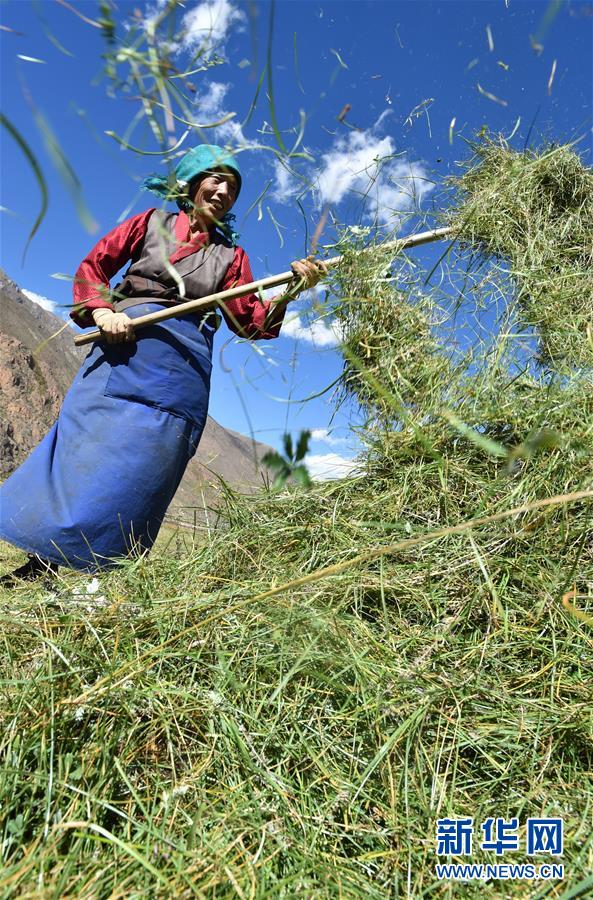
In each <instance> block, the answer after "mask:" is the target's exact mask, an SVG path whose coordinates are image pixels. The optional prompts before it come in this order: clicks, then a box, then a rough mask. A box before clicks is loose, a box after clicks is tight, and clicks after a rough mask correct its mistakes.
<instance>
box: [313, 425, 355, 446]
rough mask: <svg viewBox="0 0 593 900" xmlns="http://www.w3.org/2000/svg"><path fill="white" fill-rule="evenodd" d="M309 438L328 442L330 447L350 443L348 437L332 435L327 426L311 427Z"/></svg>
mask: <svg viewBox="0 0 593 900" xmlns="http://www.w3.org/2000/svg"><path fill="white" fill-rule="evenodd" d="M311 440H313V441H322V442H323V443H324V444H329V446H330V447H343V446H344V445H345V444H348V443H350V441H349V440H348V438H345V437H334V435H333V434H332V433H331V432H330V431H328V430H327V428H313V429H312V430H311Z"/></svg>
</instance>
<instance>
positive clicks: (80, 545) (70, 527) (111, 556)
mask: <svg viewBox="0 0 593 900" xmlns="http://www.w3.org/2000/svg"><path fill="white" fill-rule="evenodd" d="M175 176H176V183H175V184H174V185H173V186H172V187H171V185H170V184H169V183H168V181H167V180H166V179H164V178H161V177H158V176H151V177H150V178H147V179H146V181H145V182H144V187H145V188H146V189H148V190H151V191H152V192H154V193H156V194H158V195H159V196H161V197H164V198H170V197H171V196H172V194H173V196H174V198H175V199H176V201H177V205H178V207H179V210H180V211H179V212H178V213H169V212H162V211H160V210H157V209H154V208H152V209H149V210H147V211H146V212H143V213H140V214H139V215H137V216H133V217H132V218H130V219H128V220H127V221H125V222H123V223H122V224H121V225H119V226H117V227H116V228H114V229H113V231H111V232H109V234H107V235H106V236H105V237H104V238H102V239H101V240H100V241H99V243H98V244H97V245H96V246H95V247H94V248H93V250H92V251H91V252H90V253H89V255H88V256H87V257H86V258H85V259H84V260H83V262H82V263H81V265H80V266H79V268H78V270H77V272H76V276H75V279H74V302H75V306H74V309H73V311H72V313H71V316H72V318H73V319H74V321H75V322H76V323H77V324H78V325H80V326H81V327H87V326H89V325H92V324H93V322H94V323H95V324H96V325H97V326H98V327H99V328H100V329H101V331H102V333H103V336H104V338H105V340H104V341H102V342H100V343H98V342H97V343H94V344H93V345H92V349H91V351H90V353H89V354H88V356H87V358H86V359H85V361H84V363H83V364H82V366H81V368H80V370H79V372H78V374H77V375H76V377H75V379H74V382H73V384H72V387H71V388H70V390H69V391H68V393H67V394H66V397H65V398H64V403H63V405H62V408H61V410H60V414H59V417H58V419H57V421H56V423H55V425H54V426H53V428H52V429H51V431H50V432H49V433H48V434H47V435H46V437H45V438H44V439H43V440H42V441H41V443H40V444H39V445H38V446H37V447H36V448H35V450H34V451H33V452H32V453H31V455H30V456H29V457H28V459H27V460H25V462H24V463H23V464H22V465H21V466H20V467H19V468H18V469H17V470H16V471H15V472H14V473H13V474H12V475H11V476H10V478H8V479H7V481H6V482H5V483H4V485H3V486H2V489H1V491H0V500H1V507H0V537H1V538H2V539H3V540H6V541H8V542H9V543H12V544H15V545H16V546H17V547H20V548H21V549H23V550H25V551H27V552H28V554H29V560H28V562H27V563H26V564H25V565H24V566H21V567H20V569H17V570H16V571H15V572H13V573H11V576H8V578H19V577H20V578H36V577H38V576H39V575H42V574H45V573H48V572H55V571H57V566H58V565H59V564H64V565H67V566H70V567H71V568H75V569H81V570H84V571H95V570H97V569H100V568H104V567H108V566H110V565H114V564H115V563H116V562H117V560H118V559H121V557H124V556H126V555H128V554H129V553H130V552H132V551H136V552H138V551H144V550H148V549H149V548H150V547H151V546H152V545H153V543H154V541H155V539H156V536H157V533H158V531H159V528H160V526H161V523H162V521H163V517H164V515H165V512H166V510H167V507H168V505H169V503H170V502H171V500H172V498H173V495H174V494H175V491H176V490H177V487H178V485H179V482H180V481H181V478H182V476H183V473H184V472H185V469H186V466H187V464H188V462H189V460H190V459H191V457H192V456H193V455H194V453H195V452H196V449H197V446H198V443H199V441H200V437H201V435H202V431H203V429H204V425H205V424H206V416H207V412H208V399H209V390H210V371H211V359H212V344H213V338H214V333H215V331H216V329H217V328H218V325H219V324H220V321H221V319H220V316H219V315H218V314H217V313H216V312H208V313H206V314H200V313H196V314H193V315H189V316H184V317H182V318H178V319H177V318H174V319H168V320H166V321H164V322H160V323H158V324H155V325H152V326H149V327H147V328H145V329H142V330H141V331H139V333H138V340H136V335H135V333H134V330H133V324H132V320H133V319H134V318H136V317H137V316H142V315H145V314H146V313H149V312H154V311H156V310H158V309H162V308H164V307H166V306H171V305H175V304H176V303H179V302H183V300H189V299H194V298H198V297H202V296H206V295H208V294H212V293H215V292H216V291H219V290H225V289H226V288H229V287H233V286H235V285H240V284H247V283H249V282H250V281H253V276H252V274H251V269H250V266H249V260H248V259H247V256H246V254H245V252H244V251H243V250H242V248H240V247H238V246H236V237H237V236H236V234H235V233H234V232H233V230H232V227H231V221H232V219H234V216H230V215H229V212H230V209H231V207H232V206H233V204H234V203H235V201H236V199H237V197H238V196H239V193H240V191H241V172H240V170H239V167H238V165H237V162H236V160H235V159H234V157H233V156H232V155H230V154H229V153H227V152H225V151H224V150H222V149H221V148H219V147H215V146H208V145H202V146H199V147H195V148H194V149H193V150H190V151H189V153H187V154H186V155H185V156H184V157H183V158H182V160H181V162H180V163H179V165H178V166H177V168H176V170H175ZM129 261H131V265H130V266H129V268H128V270H127V272H126V274H125V276H124V280H123V282H122V283H121V284H119V285H118V286H117V287H116V288H115V290H114V291H113V292H110V290H109V281H110V279H111V278H112V277H113V276H114V275H115V274H116V273H117V272H118V271H119V269H120V268H121V267H122V266H123V265H125V264H126V263H127V262H129ZM292 269H293V271H294V272H295V276H297V277H296V278H295V282H293V284H292V285H291V286H289V290H288V291H287V292H286V293H285V294H284V296H283V297H282V298H281V300H279V301H268V302H263V301H261V300H260V298H259V297H257V296H256V295H253V294H251V295H249V296H247V297H243V298H236V299H234V300H231V301H229V302H227V303H226V304H225V306H224V307H223V308H222V309H221V311H222V314H223V316H224V318H225V320H226V323H227V325H228V326H229V327H230V328H231V329H232V330H233V331H234V332H235V333H236V334H238V335H240V336H241V337H247V338H251V339H260V338H264V339H270V338H275V337H278V334H279V332H280V327H281V324H282V320H283V318H284V312H285V309H286V304H287V302H288V301H289V300H290V299H293V298H294V297H295V296H296V294H297V293H298V290H302V289H303V288H304V287H312V286H313V285H314V284H316V283H317V281H318V280H319V279H320V277H322V275H323V274H324V271H325V268H324V266H323V264H322V263H317V264H316V263H314V262H312V260H311V259H310V258H309V259H304V260H300V261H295V262H294V263H293V264H292ZM4 580H7V577H6V576H5V579H4Z"/></svg>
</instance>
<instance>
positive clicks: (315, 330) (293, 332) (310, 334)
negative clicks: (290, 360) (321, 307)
mask: <svg viewBox="0 0 593 900" xmlns="http://www.w3.org/2000/svg"><path fill="white" fill-rule="evenodd" d="M280 333H281V335H282V336H283V337H291V338H295V339H296V340H298V341H307V342H308V343H309V344H313V345H314V346H315V347H336V346H337V345H338V344H339V343H340V341H341V337H340V330H339V328H338V327H337V325H335V324H329V325H328V324H327V321H326V320H325V319H312V320H311V321H309V320H307V319H306V318H305V317H301V316H300V315H299V314H298V313H297V314H296V315H290V314H287V316H286V318H285V319H284V323H283V325H282V331H281V332H280Z"/></svg>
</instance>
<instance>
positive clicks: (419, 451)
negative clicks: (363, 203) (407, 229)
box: [0, 253, 593, 900]
mask: <svg viewBox="0 0 593 900" xmlns="http://www.w3.org/2000/svg"><path fill="white" fill-rule="evenodd" d="M383 266H384V260H383V259H380V258H379V259H375V260H374V261H373V260H369V258H368V257H366V256H365V257H360V256H357V255H356V254H354V253H352V254H351V255H350V258H349V261H348V272H349V274H348V276H345V275H341V276H340V277H341V278H346V277H347V278H348V281H347V282H346V283H345V284H344V288H346V287H348V288H349V290H348V291H347V293H346V291H344V297H343V298H342V299H343V300H344V302H343V305H342V307H341V310H338V316H341V317H342V321H343V323H344V329H345V335H346V345H347V348H349V352H348V353H347V356H346V361H345V369H344V376H345V377H344V387H345V391H346V392H347V394H348V395H349V396H353V397H356V399H357V400H358V401H359V403H360V405H361V406H362V407H363V409H365V410H366V412H367V413H368V415H369V418H370V422H369V425H368V427H367V428H366V429H363V430H361V431H360V432H359V434H360V435H361V436H362V437H363V438H364V441H365V443H366V445H367V446H366V452H365V455H364V459H363V460H361V467H362V474H361V476H360V477H358V478H355V479H351V480H344V481H338V482H332V483H325V484H320V485H316V486H315V487H314V489H313V490H311V491H310V492H301V491H298V490H296V489H294V488H291V489H288V490H286V491H285V492H283V493H262V494H261V495H258V496H253V497H241V496H238V495H235V494H234V493H233V492H231V491H230V490H229V491H228V492H227V495H226V504H225V527H224V529H219V530H217V531H214V532H212V533H211V534H210V536H209V540H208V541H206V542H205V543H204V544H203V545H202V546H199V547H195V548H192V547H191V546H188V547H187V548H186V549H185V550H184V551H183V552H182V553H181V554H171V553H165V552H160V553H155V554H153V555H152V556H151V557H150V558H149V559H144V560H137V561H128V562H126V563H124V564H123V565H122V566H121V568H120V569H118V570H116V571H113V572H111V573H110V574H108V575H103V576H101V578H100V588H99V592H98V593H97V594H92V595H88V596H86V595H84V594H80V593H78V594H73V590H75V589H76V586H77V585H80V584H81V578H80V576H77V575H75V574H66V575H64V577H63V578H62V579H61V581H60V582H59V583H58V585H57V586H56V588H55V590H54V591H52V592H51V593H48V591H47V589H43V588H41V587H39V586H29V587H27V586H22V587H19V588H17V589H16V590H14V591H12V592H8V591H3V594H2V598H1V607H0V615H1V618H2V631H3V637H4V648H3V649H4V653H3V658H2V662H1V663H0V665H1V666H2V672H1V674H2V685H3V692H2V699H1V701H0V714H1V717H2V734H1V737H0V754H1V756H2V773H1V778H0V833H1V834H2V840H3V844H2V854H3V857H2V860H3V866H4V869H3V872H2V876H1V878H2V883H3V888H4V890H5V892H12V893H14V894H15V895H18V896H48V897H49V896H72V895H74V894H76V895H80V896H82V897H96V896H101V897H102V896H113V897H130V896H132V897H133V896H138V897H144V896H175V897H192V896H200V897H227V896H229V897H230V896H235V895H238V896H240V897H260V896H261V897H264V896H273V897H279V898H282V897H285V898H292V897H295V896H298V897H300V896H303V897H315V898H317V897H327V898H330V897H359V896H364V897H371V898H377V900H379V898H381V900H382V898H385V897H387V896H394V897H396V896H430V895H436V896H451V894H456V893H457V887H456V888H454V889H452V888H450V887H448V886H447V885H446V884H445V883H443V882H439V881H438V879H437V877H436V874H435V868H434V866H435V863H436V862H438V861H439V859H438V858H437V856H436V854H435V850H436V841H435V829H436V822H437V820H438V819H439V818H444V817H450V816H454V817H455V816H460V817H467V816H472V817H473V818H474V821H475V823H476V835H475V842H474V847H475V850H474V855H473V856H472V857H471V861H472V862H480V861H488V862H500V861H501V860H500V859H497V858H495V857H493V856H492V854H490V853H488V852H485V851H482V850H481V849H480V848H479V839H480V837H481V832H480V829H479V824H480V823H481V822H482V821H483V820H485V819H487V818H488V817H502V818H504V819H506V820H509V819H512V818H515V817H518V819H519V822H520V839H521V843H520V850H519V851H516V852H515V851H513V852H511V853H506V854H505V855H504V858H503V861H504V862H509V861H510V862H525V861H526V856H525V823H526V820H527V818H528V817H547V816H552V817H561V818H562V819H563V820H564V829H565V851H564V855H563V857H562V860H561V862H563V863H564V866H565V879H564V881H563V882H562V884H559V883H557V882H555V883H554V884H553V885H549V884H545V883H542V884H541V886H540V885H539V884H538V883H537V882H534V883H533V884H530V885H528V884H527V883H525V882H512V881H509V882H505V885H504V896H505V897H507V896H508V897H515V896H516V897H525V896H529V897H534V898H536V897H543V896H544V895H550V894H553V895H554V896H562V895H563V894H562V891H567V892H568V893H567V894H566V895H565V896H567V897H568V896H586V895H587V894H588V892H589V893H590V892H591V890H593V877H592V876H591V872H592V871H593V810H592V806H591V796H592V795H593V701H592V699H591V698H592V692H591V677H592V676H591V673H592V672H593V529H592V527H591V525H592V521H593V513H592V510H593V503H592V500H593V430H592V429H591V425H590V423H591V421H593V391H592V390H591V387H592V384H591V379H590V378H589V377H588V376H587V374H586V373H585V374H583V373H576V372H573V373H569V374H567V375H566V376H565V377H563V378H562V379H557V380H552V381H550V379H549V378H548V377H547V376H546V374H545V373H541V374H540V375H536V374H527V373H524V374H523V375H522V376H521V377H518V376H516V375H512V376H511V374H510V373H509V371H508V368H507V361H506V360H505V359H504V355H503V354H502V353H501V354H500V355H498V356H497V355H496V354H494V355H493V354H492V353H488V354H484V356H483V357H482V358H481V359H480V358H478V357H477V356H475V355H474V356H473V357H472V365H473V369H472V370H471V371H470V370H469V368H468V367H466V368H464V367H463V366H462V365H461V363H459V362H456V363H455V365H453V363H451V362H450V361H449V359H448V357H447V354H446V353H445V351H444V350H443V349H441V347H440V346H439V343H438V341H437V339H436V337H435V333H434V330H433V328H432V324H431V318H432V315H433V312H434V310H435V309H436V306H435V305H434V302H433V301H432V300H429V299H426V298H424V297H423V295H421V294H420V292H419V290H417V288H416V287H414V288H413V289H410V290H407V291H406V290H405V287H404V288H403V289H402V285H404V286H405V285H406V284H407V285H408V286H410V284H411V282H410V281H407V282H406V274H405V273H406V271H408V270H407V268H406V264H405V262H404V263H402V265H401V267H400V268H399V269H398V270H397V271H398V272H399V274H398V278H397V282H396V284H395V287H394V283H393V282H387V281H385V280H384V275H383V274H381V272H382V267H383ZM395 292H397V297H398V298H399V301H400V303H401V313H400V314H398V315H395V314H394V312H393V299H394V295H395ZM375 300H377V301H378V302H376V303H375V302H374V301H375ZM402 323H403V325H402ZM398 329H402V330H400V331H398ZM365 330H366V331H367V332H368V336H369V337H368V339H367V344H368V354H367V355H366V356H365V354H364V353H363V352H361V348H362V347H363V341H364V340H365V337H364V332H365ZM394 333H395V334H396V335H397V336H398V337H399V340H393V339H392V337H393V334H394ZM375 341H376V343H375ZM414 341H416V343H415V344H414ZM493 359H496V360H497V363H496V364H494V363H493ZM565 494H573V495H574V494H577V495H579V497H578V498H575V497H572V499H570V498H569V499H564V500H563V499H558V497H559V496H560V495H565ZM554 497H556V499H555V500H554V501H553V502H551V503H550V502H548V501H549V500H550V498H554ZM517 510H518V511H517ZM476 519H479V521H476ZM86 581H88V579H86ZM82 582H83V583H84V582H85V579H82ZM79 589H80V588H79ZM563 599H564V601H565V602H563ZM579 616H580V617H579ZM441 861H442V860H441ZM460 861H467V860H465V859H462V860H460ZM529 861H530V862H535V863H536V864H538V863H540V862H549V861H550V860H549V858H548V857H547V856H546V857H542V858H536V859H534V860H529ZM463 896H467V897H476V898H477V897H482V896H488V897H500V896H501V884H500V882H490V883H476V884H473V885H472V884H469V885H466V886H464V888H463Z"/></svg>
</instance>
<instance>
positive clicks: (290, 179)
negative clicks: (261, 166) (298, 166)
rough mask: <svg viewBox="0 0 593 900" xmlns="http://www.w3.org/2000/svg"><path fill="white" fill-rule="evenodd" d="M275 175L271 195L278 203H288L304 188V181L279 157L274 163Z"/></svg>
mask: <svg viewBox="0 0 593 900" xmlns="http://www.w3.org/2000/svg"><path fill="white" fill-rule="evenodd" d="M274 175H275V180H274V187H273V189H272V192H271V195H270V196H271V197H272V198H273V199H274V200H277V201H278V203H286V202H287V201H288V200H291V199H292V197H294V196H296V194H298V192H299V191H300V190H303V183H302V182H301V181H299V180H298V179H297V178H295V177H294V175H293V174H292V173H291V172H290V171H289V170H288V169H287V168H286V166H285V165H284V164H283V163H282V162H281V160H279V159H277V160H276V161H275V163H274Z"/></svg>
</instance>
